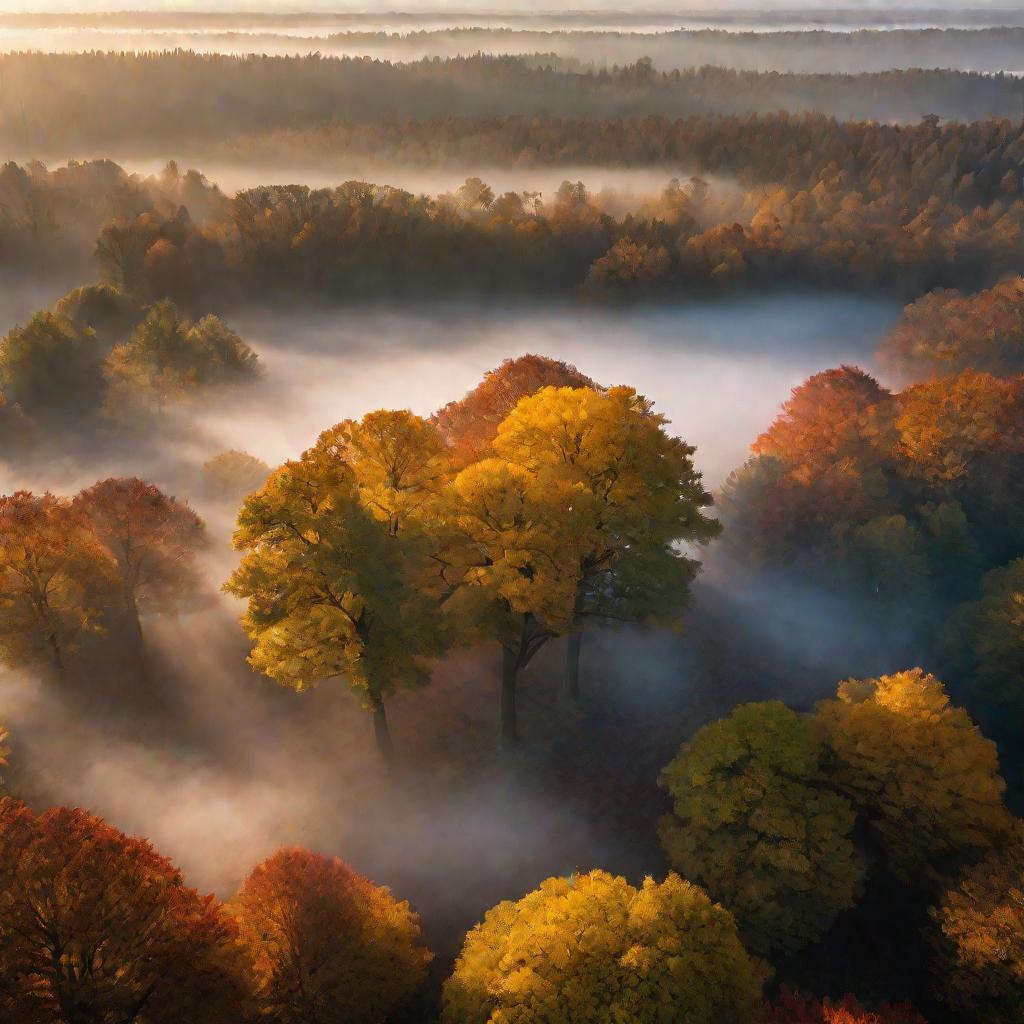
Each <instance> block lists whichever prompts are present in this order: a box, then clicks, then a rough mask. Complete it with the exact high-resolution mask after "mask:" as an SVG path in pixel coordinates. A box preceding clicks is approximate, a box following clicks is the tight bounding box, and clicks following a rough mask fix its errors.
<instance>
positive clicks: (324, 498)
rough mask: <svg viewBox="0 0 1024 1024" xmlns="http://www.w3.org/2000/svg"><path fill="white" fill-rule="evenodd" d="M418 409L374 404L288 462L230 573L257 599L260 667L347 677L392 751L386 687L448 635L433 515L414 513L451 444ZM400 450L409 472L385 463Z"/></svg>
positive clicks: (420, 671)
mask: <svg viewBox="0 0 1024 1024" xmlns="http://www.w3.org/2000/svg"><path fill="white" fill-rule="evenodd" d="M415 419H416V418H415V417H412V415H411V414H410V413H405V412H395V413H390V412H388V413H385V412H378V413H371V414H370V415H369V416H367V417H366V418H365V419H364V420H363V421H362V423H360V424H355V423H352V422H345V423H341V424H339V425H338V426H336V427H333V428H332V429H330V430H327V431H325V432H324V433H323V434H322V435H321V436H320V438H319V440H318V441H317V444H316V445H315V446H314V447H313V448H310V449H309V450H308V451H306V452H304V453H303V454H302V455H301V456H300V457H299V458H298V459H297V460H293V461H289V462H286V463H285V464H284V465H283V466H282V467H281V468H280V469H278V470H277V471H276V472H275V473H274V474H273V475H272V476H271V477H270V479H269V480H268V481H267V483H266V484H265V485H264V486H263V488H262V489H261V490H259V491H257V492H256V493H255V494H252V495H250V496H249V497H248V498H247V499H246V500H245V503H244V504H243V506H242V509H241V512H240V513H239V517H238V530H237V532H236V533H235V538H234V542H235V546H236V547H237V548H238V549H239V550H242V551H244V552H245V555H244V557H243V558H242V562H241V564H240V566H239V568H238V570H237V571H236V572H235V573H234V574H233V575H232V577H231V579H230V580H229V581H228V583H227V584H225V589H226V590H228V592H230V593H232V594H235V595H236V596H238V597H243V598H246V599H247V600H248V608H247V611H246V613H245V616H244V617H243V620H242V623H243V626H244V628H245V630H246V632H247V633H248V634H249V636H250V638H251V639H252V640H253V642H254V645H253V649H252V653H251V655H250V658H249V661H250V664H252V665H253V667H254V668H256V669H257V670H258V671H261V672H264V673H266V675H268V676H270V677H271V678H273V679H276V680H278V681H279V682H282V683H285V684H287V685H289V686H293V687H295V688H296V689H300V690H301V689H304V688H305V687H308V686H311V685H313V684H315V683H318V682H320V681H322V680H326V679H331V678H336V677H341V678H344V679H345V680H347V681H348V683H349V685H351V686H352V688H353V689H354V690H355V691H356V693H357V694H358V695H359V697H360V699H361V701H362V703H363V705H364V706H365V707H366V708H367V709H368V710H370V711H372V712H373V716H374V732H375V736H376V740H377V745H378V748H379V749H380V751H381V753H382V754H383V755H384V756H385V757H386V758H390V757H391V750H392V747H391V736H390V731H389V728H388V722H387V714H386V711H385V706H384V700H385V698H386V697H387V695H388V694H391V693H394V692H395V691H396V690H398V689H401V688H403V687H404V688H412V687H418V686H422V685H424V684H425V683H426V682H427V681H428V680H429V678H430V674H429V667H430V661H431V659H432V658H433V657H435V656H436V655H438V654H439V653H440V652H441V651H442V649H443V643H444V635H443V630H442V628H441V621H440V614H439V601H438V590H439V588H442V587H444V586H445V583H444V580H443V579H442V578H441V575H440V571H439V563H438V562H437V561H436V560H435V559H434V558H433V557H432V548H431V543H430V539H429V537H428V535H427V531H426V530H425V529H424V528H423V525H422V524H423V521H424V520H423V519H422V518H419V517H418V516H417V515H415V514H411V510H412V508H413V506H416V508H418V509H423V510H424V512H425V505H426V501H425V498H424V497H423V492H422V491H421V489H420V484H419V482H414V481H420V477H419V475H418V474H420V472H421V468H422V467H423V466H424V465H425V464H426V463H430V462H431V461H432V460H434V459H435V458H440V452H441V449H442V446H441V444H440V441H439V439H437V437H436V435H434V434H433V433H432V428H430V427H429V425H427V424H425V423H424V421H422V420H420V421H418V422H419V425H420V427H422V429H420V427H417V425H416V423H415V422H414V421H415ZM371 438H372V441H373V443H371V440H370V439H371ZM399 451H401V452H402V453H403V454H402V456H401V459H399V456H398V452H399ZM399 461H400V462H401V464H402V465H403V466H405V467H406V471H405V472H400V473H397V474H392V475H390V476H389V475H387V474H386V473H385V472H384V470H383V469H382V467H383V466H385V465H389V466H392V467H393V466H395V465H397V464H398V462H399ZM431 472H433V470H431ZM438 472H440V469H439V470H438ZM414 495H415V497H414ZM421 501H422V504H421Z"/></svg>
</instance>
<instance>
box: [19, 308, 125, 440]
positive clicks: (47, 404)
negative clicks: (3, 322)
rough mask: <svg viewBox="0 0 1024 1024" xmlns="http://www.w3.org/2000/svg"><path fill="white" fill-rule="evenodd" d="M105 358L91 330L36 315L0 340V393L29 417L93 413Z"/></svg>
mask: <svg viewBox="0 0 1024 1024" xmlns="http://www.w3.org/2000/svg"><path fill="white" fill-rule="evenodd" d="M104 354H105V353H104V351H103V348H102V345H101V344H100V343H99V342H98V340H97V338H96V335H95V334H94V333H93V332H92V331H90V330H87V329H84V328H79V327H76V326H75V325H74V324H73V323H71V321H69V320H67V319H64V318H63V317H60V316H57V315H56V314H54V313H50V312H46V311H44V312H41V313H37V314H36V315H35V316H33V317H32V319H31V320H29V322H28V323H27V324H25V326H24V327H15V328H13V329H12V330H11V331H9V332H8V333H7V334H6V335H5V336H4V337H3V339H2V340H0V394H3V395H4V397H5V399H6V400H7V402H9V403H11V404H12V405H13V404H17V405H20V406H21V408H22V409H24V411H25V412H26V413H27V414H28V415H30V416H32V417H40V418H44V419H51V420H52V419H60V418H62V417H69V416H77V415H86V414H89V413H92V412H95V411H96V410H97V409H98V408H99V407H100V405H101V404H102V401H103V392H104V381H103V358H104Z"/></svg>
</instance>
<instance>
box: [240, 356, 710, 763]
mask: <svg viewBox="0 0 1024 1024" xmlns="http://www.w3.org/2000/svg"><path fill="white" fill-rule="evenodd" d="M563 374H564V375H565V376H566V377H568V379H569V380H570V382H571V384H573V385H576V384H579V383H581V382H583V381H585V378H581V375H580V374H579V373H578V372H577V371H575V370H574V369H573V368H570V367H565V366H564V364H556V363H553V362H548V363H546V364H545V363H543V362H541V361H540V360H538V359H537V357H526V359H524V360H522V361H517V362H515V363H511V362H510V363H508V364H506V365H505V366H504V367H503V368H502V369H501V370H499V371H496V372H495V373H494V374H492V375H491V376H490V377H489V378H488V379H487V380H486V381H485V383H484V385H483V386H482V388H481V389H480V390H479V391H478V392H476V393H474V394H473V395H471V396H469V397H468V398H467V400H466V402H465V403H462V404H460V405H454V406H447V407H446V408H445V409H443V410H442V411H441V413H439V414H438V417H437V419H436V422H429V421H426V420H423V419H420V418H418V417H416V416H414V415H413V414H411V413H409V412H384V411H382V412H375V413H370V414H369V415H367V416H366V417H364V418H363V419H362V420H361V421H359V422H351V421H347V422H344V423H341V424H339V425H338V426H336V427H334V428H332V429H331V430H328V431H326V432H325V433H324V434H323V435H321V437H320V440H319V441H318V442H317V444H316V445H315V446H314V447H313V448H311V449H310V450H309V451H307V452H305V453H304V454H303V455H302V456H301V457H300V458H299V459H298V460H294V461H290V462H288V463H286V464H285V465H284V466H283V467H281V469H279V470H278V471H277V472H276V473H275V474H274V476H273V477H272V478H271V479H270V480H269V481H268V482H267V484H266V486H265V487H264V488H263V489H262V490H261V491H259V492H258V493H257V494H255V495H253V496H251V497H250V498H249V499H248V500H247V501H246V503H245V505H244V506H243V509H242V512H241V514H240V517H239V529H238V532H237V534H236V538H235V542H236V545H237V546H238V547H239V548H240V549H242V550H243V551H244V552H245V554H244V556H243V559H242V563H241V566H240V567H239V569H238V571H237V572H236V573H235V574H234V575H233V576H232V578H231V581H230V582H229V584H228V589H229V590H230V591H231V592H232V593H234V594H236V595H238V596H241V597H245V598H247V599H248V602H249V604H248V610H247V613H246V616H245V619H244V625H245V628H246V630H247V632H248V633H249V635H250V636H251V637H252V639H253V640H254V648H253V654H252V658H251V660H252V663H253V665H254V666H255V667H257V668H258V669H260V670H261V671H263V672H265V673H266V674H267V675H270V676H271V677H273V678H275V679H278V680H279V681H281V682H283V683H287V684H288V685H291V686H295V687H298V688H303V687H305V686H308V685H311V684H313V683H315V682H318V681H321V680H323V679H327V678H331V677H334V676H342V675H343V676H345V677H346V678H347V679H349V680H350V682H351V685H353V686H354V687H355V689H356V690H357V692H358V693H359V694H360V696H361V699H362V701H363V703H364V705H365V706H366V707H367V708H368V709H369V710H372V711H373V712H374V716H375V722H376V727H377V736H378V741H379V743H380V745H381V748H382V750H384V751H385V752H387V751H388V750H389V743H390V740H389V737H388V733H387V726H386V715H385V710H384V700H385V698H386V697H387V696H388V695H389V694H391V693H394V692H395V691H396V690H397V689H400V688H403V687H414V686H420V685H423V684H425V683H426V682H427V681H428V679H429V666H430V663H431V661H432V660H433V659H434V658H436V657H438V656H439V655H440V654H441V653H442V652H443V651H444V650H446V649H447V648H448V647H450V646H452V645H453V644H464V643H474V642H484V641H497V643H499V644H500V646H501V648H502V651H503V687H502V731H503V736H504V737H505V739H506V740H507V741H509V742H514V741H515V740H516V738H517V720H516V687H517V683H518V679H519V675H520V673H521V672H522V670H523V669H524V668H525V667H526V666H527V665H528V664H529V662H530V660H531V659H532V658H533V657H534V655H535V654H536V653H537V651H538V650H539V649H540V648H541V647H542V646H543V645H544V644H545V643H546V642H547V641H548V640H549V639H551V638H553V637H556V636H560V635H564V634H568V633H573V632H578V631H579V630H581V629H582V628H583V625H584V623H585V622H586V621H587V619H588V618H598V619H604V620H610V621H622V622H646V623H653V622H660V623H664V624H670V623H671V622H672V621H673V620H674V619H675V617H676V616H677V615H678V613H679V611H680V609H681V607H682V605H683V603H684V602H685V599H686V593H687V588H688V584H689V582H690V580H692V578H693V576H694V575H695V573H696V569H697V565H696V563H695V562H694V561H693V560H692V559H690V558H689V557H688V556H687V555H685V554H684V553H683V552H682V551H681V550H680V549H679V548H678V547H677V545H678V543H679V542H681V541H703V540H706V539H709V538H710V537H712V536H714V534H715V533H716V532H717V526H716V524H715V523H714V522H713V521H712V520H710V519H709V518H707V517H706V515H705V513H704V511H703V510H704V508H705V507H706V506H707V504H708V503H709V501H710V497H709V495H707V494H706V493H705V491H704V489H703V487H702V486H701V482H700V475H699V473H697V472H696V470H695V469H694V467H693V463H692V460H691V456H692V454H693V449H692V448H691V447H689V446H687V445H686V444H685V443H684V442H682V441H680V440H679V439H677V438H673V437H671V436H669V435H668V434H667V433H666V432H665V430H664V425H665V421H664V418H663V417H661V416H659V415H658V414H656V413H655V412H654V411H653V410H652V408H651V405H650V403H649V402H647V401H646V400H645V399H643V398H642V397H641V396H639V395H637V394H636V392H634V391H633V390H632V389H630V388H626V387H616V388H610V389H607V390H605V389H598V388H597V387H594V386H589V382H586V384H584V386H568V387H556V386H552V385H549V386H546V387H541V388H540V390H535V389H536V387H537V386H538V385H539V384H542V383H544V381H545V380H549V379H552V378H555V379H557V378H558V377H559V376H561V375H563ZM531 391H535V393H533V394H531V393H530V392H531Z"/></svg>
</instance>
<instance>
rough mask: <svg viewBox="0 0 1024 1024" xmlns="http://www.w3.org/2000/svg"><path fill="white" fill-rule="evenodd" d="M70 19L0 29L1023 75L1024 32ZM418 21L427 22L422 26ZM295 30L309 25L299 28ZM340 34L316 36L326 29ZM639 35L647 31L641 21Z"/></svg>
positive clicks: (667, 65)
mask: <svg viewBox="0 0 1024 1024" xmlns="http://www.w3.org/2000/svg"><path fill="white" fill-rule="evenodd" d="M74 20H75V25H74V31H67V26H65V25H62V24H61V23H60V22H52V23H51V22H48V21H43V22H42V23H38V24H37V23H36V22H35V21H18V22H15V23H13V24H11V23H10V22H8V21H7V20H3V19H0V31H3V30H4V29H5V28H6V29H7V31H10V30H11V29H12V28H13V29H15V30H16V31H18V32H20V33H22V34H23V35H22V36H21V37H20V38H19V37H14V38H13V39H12V41H10V42H9V43H8V48H15V49H41V50H45V51H47V52H51V51H55V52H67V51H75V50H105V51H119V50H137V49H145V50H175V49H180V48H185V49H195V50H198V51H201V52H204V53H229V54H230V53H234V54H242V53H260V54H290V55H295V54H313V53H316V52H320V53H324V54H330V55H332V56H343V55H348V56H353V57H374V58H378V59H383V60H393V61H416V60H421V59H422V58H424V57H460V56H462V57H464V56H472V55H474V54H481V53H487V54H504V55H510V54H518V55H523V56H524V57H527V58H528V59H530V60H531V62H533V63H536V62H537V58H538V57H539V56H543V55H548V57H549V59H550V60H553V61H554V62H556V66H562V67H563V69H573V67H574V66H575V68H577V69H579V68H584V69H585V68H588V67H591V68H603V67H612V66H614V65H621V64H632V63H635V62H636V61H638V60H642V59H644V58H648V59H650V60H651V61H652V62H653V64H654V66H655V67H656V68H658V69H660V70H672V69H674V68H688V67H703V66H705V65H715V66H718V67H727V68H734V69H736V70H740V71H777V72H797V73H803V74H836V73H845V74H857V73H863V72H881V71H889V70H892V69H895V68H952V69H957V70H961V71H975V72H991V73H998V72H1001V71H1009V72H1017V71H1020V70H1022V69H1024V28H1022V27H1019V26H1018V27H999V28H977V29H975V28H970V29H964V28H945V29H941V28H926V29H921V28H910V29H886V30H878V29H860V30H858V31H853V32H849V31H846V32H837V31H828V30H824V29H811V30H802V31H780V32H764V31H760V32H749V31H748V32H744V31H740V32H737V31H728V30H723V29H691V28H680V29H672V28H670V29H669V30H667V31H655V30H653V29H652V30H645V31H617V30H612V29H609V28H608V27H607V26H598V25H597V23H594V24H595V27H593V28H587V27H584V28H573V29H567V28H563V27H561V26H558V27H548V26H542V27H523V25H522V24H517V23H515V22H514V23H513V25H512V26H511V27H510V26H502V25H500V24H492V25H476V24H466V25H463V24H461V23H458V24H457V25H453V26H452V27H443V28H442V27H438V26H437V24H436V23H433V22H417V21H414V22H412V23H406V24H400V25H398V26H395V25H392V24H387V23H386V22H385V24H383V25H381V26H380V27H375V26H372V25H366V27H360V25H361V24H365V23H359V22H355V23H350V22H342V23H340V24H339V23H337V22H335V21H334V20H333V19H330V18H328V19H327V21H326V23H324V22H321V21H320V20H319V19H316V20H314V21H312V22H307V23H303V22H279V21H266V20H259V21H256V22H254V23H252V24H238V23H236V22H234V21H232V20H230V19H228V20H226V21H214V22H201V23H195V22H194V21H191V20H184V21H180V22H175V21H170V22H168V21H167V20H166V19H159V20H157V21H152V20H151V19H145V20H141V23H134V22H130V21H129V22H124V21H123V19H114V20H110V21H99V20H97V19H84V20H82V21H81V23H78V19H74ZM420 25H422V26H423V27H418V26H420ZM303 28H304V29H305V30H306V32H305V33H303V31H302V30H303ZM331 28H340V29H341V31H336V32H332V33H331V34H329V35H324V32H325V30H330V29H331ZM644 28H645V29H647V28H648V26H644Z"/></svg>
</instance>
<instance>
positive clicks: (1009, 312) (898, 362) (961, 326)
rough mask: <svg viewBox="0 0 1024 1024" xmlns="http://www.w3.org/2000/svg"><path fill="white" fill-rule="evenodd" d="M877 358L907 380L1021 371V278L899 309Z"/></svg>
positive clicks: (1023, 317)
mask: <svg viewBox="0 0 1024 1024" xmlns="http://www.w3.org/2000/svg"><path fill="white" fill-rule="evenodd" d="M880 356H881V358H882V360H883V362H884V363H885V364H886V365H887V366H888V367H889V368H891V369H893V370H895V371H896V372H897V373H899V374H900V375H902V376H903V377H905V378H908V379H911V380H917V379H921V378H923V377H929V376H945V375H947V374H951V373H959V372H960V371H961V370H966V369H974V370H984V371H985V372H986V373H992V374H995V375H996V376H999V377H1013V376H1016V375H1018V374H1021V373H1024V278H1021V277H1011V278H1007V279H1006V280H1004V281H1000V282H999V283H998V284H997V285H995V286H994V287H992V288H989V289H986V290H984V291H980V292H977V293H975V294H973V295H961V294H960V293H959V292H956V291H953V290H950V289H946V290H942V291H936V292H931V293H930V294H928V295H925V296H922V297H921V298H920V299H918V300H917V301H916V302H914V303H912V304H911V305H909V306H908V307H907V308H906V310H904V313H903V317H902V318H901V320H900V322H899V323H898V324H897V325H896V326H895V327H894V328H893V330H892V331H891V333H890V334H889V336H888V337H887V338H886V339H885V341H884V342H883V343H882V348H881V351H880Z"/></svg>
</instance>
